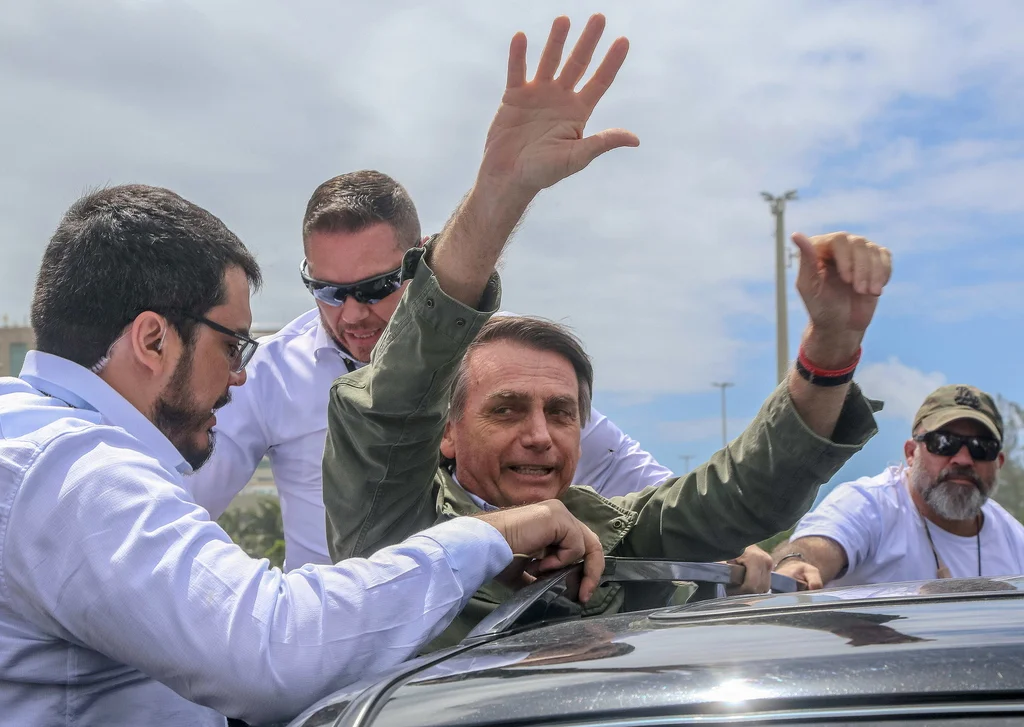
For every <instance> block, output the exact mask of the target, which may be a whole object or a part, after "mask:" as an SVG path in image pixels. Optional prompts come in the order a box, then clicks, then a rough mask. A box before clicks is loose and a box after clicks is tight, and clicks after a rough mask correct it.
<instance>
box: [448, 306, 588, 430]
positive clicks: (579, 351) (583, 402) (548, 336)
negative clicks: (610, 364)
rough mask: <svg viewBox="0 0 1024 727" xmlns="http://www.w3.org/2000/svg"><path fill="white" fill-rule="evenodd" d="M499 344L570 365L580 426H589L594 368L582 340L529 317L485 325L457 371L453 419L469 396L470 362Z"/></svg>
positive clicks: (500, 318)
mask: <svg viewBox="0 0 1024 727" xmlns="http://www.w3.org/2000/svg"><path fill="white" fill-rule="evenodd" d="M496 341H512V342H513V343H520V344H522V345H524V346H528V347H529V348H532V349H535V350H537V351H551V352H552V353H556V354H558V355H559V356H561V357H562V358H564V359H565V360H566V361H568V362H569V363H570V364H572V367H573V369H574V370H575V371H576V381H577V382H578V384H579V393H578V395H577V397H578V400H579V401H578V403H579V407H580V424H581V426H582V425H584V424H586V423H587V420H588V419H589V418H590V403H591V399H592V398H593V392H594V366H593V364H591V362H590V356H588V355H587V352H586V351H585V350H584V348H583V344H582V343H581V342H580V339H578V338H577V337H576V335H575V334H574V333H573V332H572V331H570V330H569V329H568V328H567V327H566V326H562V325H559V324H558V323H554V322H552V321H546V320H544V319H543V318H533V317H529V316H505V315H502V316H496V317H494V318H491V319H490V320H489V321H487V323H485V324H484V325H483V327H482V328H481V329H480V332H479V333H478V334H477V336H476V338H475V339H473V343H471V344H470V345H469V348H468V349H466V355H465V356H463V357H462V361H461V362H460V363H459V367H458V369H456V371H455V375H454V377H453V378H452V388H451V398H450V400H449V403H450V408H449V411H450V415H451V417H452V418H453V419H458V418H460V417H461V416H462V412H463V410H464V409H465V408H466V399H467V398H468V395H469V392H468V390H467V388H468V386H469V384H468V383H467V382H468V379H469V376H468V371H467V368H468V363H467V362H468V361H469V357H470V355H472V353H473V351H475V350H476V349H478V348H480V347H482V346H485V345H486V344H488V343H494V342H496Z"/></svg>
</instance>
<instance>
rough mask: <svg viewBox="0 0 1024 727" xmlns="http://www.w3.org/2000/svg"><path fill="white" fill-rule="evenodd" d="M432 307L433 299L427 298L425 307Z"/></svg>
mask: <svg viewBox="0 0 1024 727" xmlns="http://www.w3.org/2000/svg"><path fill="white" fill-rule="evenodd" d="M433 307H434V299H433V298H427V308H433Z"/></svg>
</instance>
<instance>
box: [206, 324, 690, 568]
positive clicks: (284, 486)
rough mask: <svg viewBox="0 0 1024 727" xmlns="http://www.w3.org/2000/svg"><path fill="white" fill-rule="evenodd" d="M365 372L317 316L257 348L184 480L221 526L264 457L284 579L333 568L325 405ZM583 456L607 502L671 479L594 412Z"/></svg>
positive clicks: (590, 480) (584, 476)
mask: <svg viewBox="0 0 1024 727" xmlns="http://www.w3.org/2000/svg"><path fill="white" fill-rule="evenodd" d="M363 365H364V364H363V363H361V362H359V361H355V360H354V359H352V358H351V357H350V356H349V355H348V354H346V353H345V352H344V351H342V350H341V349H340V348H338V346H337V345H335V343H334V342H333V341H332V340H331V339H330V338H329V337H328V335H327V333H326V331H325V330H324V328H323V326H322V325H321V323H320V316H319V313H318V311H317V309H315V308H314V309H313V310H311V311H308V312H306V313H304V314H302V315H301V316H299V317H298V318H296V319H295V320H293V321H292V322H291V323H289V324H288V325H287V326H285V327H284V328H282V329H281V330H280V331H278V332H277V333H275V334H273V335H271V336H266V337H264V338H262V339H260V347H259V349H258V350H257V351H256V355H255V356H253V358H252V361H250V362H249V365H248V366H247V367H246V376H247V380H246V383H245V384H244V385H243V386H240V387H235V388H234V389H232V394H231V403H230V404H228V405H227V406H225V407H224V408H222V409H221V410H220V411H218V412H217V426H216V427H215V432H216V434H217V436H216V447H215V449H214V453H213V456H212V457H211V458H210V461H209V462H207V463H206V464H205V465H203V467H202V469H200V470H199V471H198V472H196V473H195V474H194V475H192V476H190V477H189V478H188V480H187V483H188V487H189V488H190V489H191V490H192V492H193V494H194V496H195V498H196V502H198V503H199V504H200V505H202V506H203V507H205V508H206V509H207V510H209V512H210V515H211V516H212V517H214V518H217V517H220V515H221V513H223V512H224V510H226V509H227V507H228V505H229V504H230V503H231V500H232V499H233V498H234V497H235V495H237V494H238V493H239V492H240V491H241V490H242V488H243V487H245V485H246V483H247V482H248V481H249V480H250V478H251V477H252V475H253V473H254V472H255V471H256V467H257V466H258V465H259V463H260V460H262V459H263V457H264V455H267V456H269V458H270V467H271V471H272V472H273V474H274V482H275V484H276V485H277V492H278V496H279V497H280V500H281V519H282V520H283V523H284V538H285V558H286V564H285V569H286V570H289V569H291V568H295V567H298V566H300V565H302V564H304V563H330V562H331V559H330V555H329V554H328V551H327V517H326V513H325V511H324V501H323V477H322V469H321V465H322V462H323V456H324V445H325V443H326V441H327V405H328V402H329V400H330V391H331V384H333V383H334V380H335V379H336V378H338V377H339V376H342V375H344V374H345V373H347V372H349V371H354V370H355V369H357V368H359V367H361V366H363ZM581 446H582V448H583V453H582V457H581V458H580V462H579V465H578V466H577V468H576V477H575V481H576V482H578V483H580V484H585V485H590V486H591V487H593V488H594V489H595V490H597V491H598V492H600V493H601V494H602V495H604V496H606V497H611V496H613V495H624V494H627V493H629V492H635V491H637V490H642V489H643V488H645V487H647V486H649V485H657V484H660V483H661V482H663V481H664V480H666V479H667V478H669V477H671V476H672V472H671V471H670V470H668V469H666V468H665V467H662V466H661V465H660V464H658V462H657V461H656V460H655V459H654V457H652V456H651V455H650V454H648V453H647V452H645V451H644V450H643V449H641V448H640V445H638V444H637V443H636V442H635V441H633V440H632V439H630V438H629V437H628V436H627V435H626V434H624V433H623V432H622V431H621V430H620V429H619V428H618V427H617V426H615V424H614V423H612V421H611V420H609V419H608V418H607V417H606V416H604V415H603V414H601V413H600V412H599V411H597V410H592V412H591V418H590V421H589V422H588V423H587V426H586V427H585V428H584V430H583V432H582V436H581Z"/></svg>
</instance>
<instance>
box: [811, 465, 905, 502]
mask: <svg viewBox="0 0 1024 727" xmlns="http://www.w3.org/2000/svg"><path fill="white" fill-rule="evenodd" d="M903 477H904V474H903V473H902V472H901V470H900V468H899V467H895V466H894V467H889V468H887V469H885V470H884V471H883V472H881V473H880V474H877V475H875V476H873V477H860V478H858V479H856V480H851V481H849V482H843V483H842V484H840V485H838V486H837V487H836V488H835V489H834V490H832V492H830V493H829V494H828V496H827V497H826V498H825V500H824V502H830V501H831V502H839V501H844V502H845V501H849V500H858V499H859V500H867V501H871V502H875V503H878V504H880V505H893V506H896V507H898V506H899V504H900V492H901V490H902V489H903ZM824 502H823V504H824Z"/></svg>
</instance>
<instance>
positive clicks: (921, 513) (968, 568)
mask: <svg viewBox="0 0 1024 727" xmlns="http://www.w3.org/2000/svg"><path fill="white" fill-rule="evenodd" d="M1002 439H1003V419H1002V417H1001V416H1000V414H999V409H998V408H997V407H996V405H995V402H994V401H993V399H992V397H991V396H989V395H988V394H986V393H985V392H984V391H981V390H980V389H978V388H976V387H973V386H943V387H940V388H939V389H936V390H935V391H934V392H932V393H931V394H930V395H929V396H928V398H927V399H925V401H924V404H922V405H921V408H920V409H918V412H917V415H916V416H915V417H914V427H913V436H912V437H911V438H910V439H908V440H907V442H906V444H904V446H903V453H904V455H905V456H906V459H907V466H905V467H904V466H898V467H890V468H888V469H886V470H885V471H884V472H882V473H881V474H880V475H878V476H876V477H862V478H861V479H859V480H856V481H854V482H847V483H844V484H842V485H840V486H839V487H837V488H836V489H835V490H833V491H832V492H831V493H830V494H829V496H828V497H826V498H825V500H824V501H823V502H822V503H821V504H820V505H819V506H818V507H817V508H816V509H815V510H814V511H812V512H810V513H809V514H807V515H806V516H804V518H803V519H802V520H801V521H800V523H799V524H798V525H797V527H796V530H795V531H794V532H793V538H792V540H791V541H790V542H789V543H788V544H784V545H783V546H781V547H780V549H779V550H778V552H777V553H776V554H775V561H776V569H777V570H778V571H779V572H782V573H788V574H789V575H793V576H796V577H799V578H801V579H802V580H806V581H807V582H808V585H809V586H810V587H811V588H821V587H822V586H823V584H833V585H857V584H863V583H884V582H893V581H909V580H924V579H931V578H950V577H956V578H968V577H971V576H983V575H984V576H1000V575H1011V574H1018V573H1024V526H1022V525H1021V524H1020V523H1019V522H1017V521H1016V520H1015V519H1014V518H1013V516H1012V515H1010V514H1009V513H1008V512H1006V510H1004V509H1003V508H1002V507H1001V506H1000V505H998V504H997V503H995V502H993V501H992V500H991V499H989V498H990V497H991V495H992V493H993V492H994V491H995V489H996V487H997V484H998V475H999V469H1000V467H1002V465H1003V461H1004V459H1005V454H1004V453H1003V451H1002Z"/></svg>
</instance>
